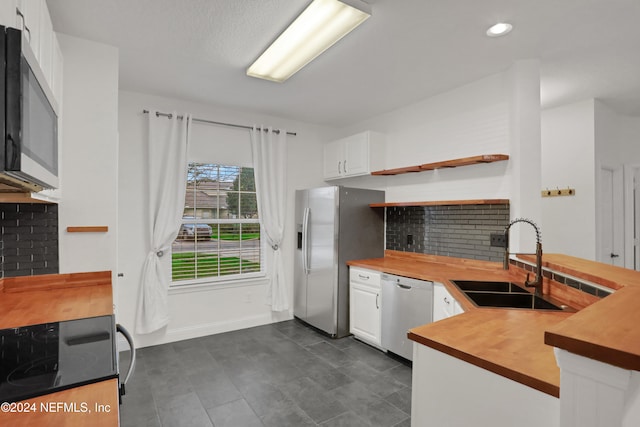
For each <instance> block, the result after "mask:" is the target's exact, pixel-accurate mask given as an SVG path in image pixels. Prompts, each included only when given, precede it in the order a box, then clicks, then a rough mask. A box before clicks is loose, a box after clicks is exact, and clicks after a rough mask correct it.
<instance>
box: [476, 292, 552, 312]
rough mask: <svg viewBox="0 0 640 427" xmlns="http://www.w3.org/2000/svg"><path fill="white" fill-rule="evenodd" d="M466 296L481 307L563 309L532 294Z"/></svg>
mask: <svg viewBox="0 0 640 427" xmlns="http://www.w3.org/2000/svg"><path fill="white" fill-rule="evenodd" d="M465 295H466V296H467V298H469V299H470V300H471V301H473V302H474V303H475V304H476V305H477V306H479V307H505V308H529V309H532V310H560V311H561V310H562V307H558V306H557V305H555V304H552V303H550V302H549V301H547V300H544V299H542V298H540V297H539V296H536V295H533V294H530V293H526V294H522V293H515V294H509V293H499V292H465Z"/></svg>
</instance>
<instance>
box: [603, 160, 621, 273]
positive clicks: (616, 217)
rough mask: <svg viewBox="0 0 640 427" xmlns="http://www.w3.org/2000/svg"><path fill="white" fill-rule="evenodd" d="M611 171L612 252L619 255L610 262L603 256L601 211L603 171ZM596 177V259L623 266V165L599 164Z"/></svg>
mask: <svg viewBox="0 0 640 427" xmlns="http://www.w3.org/2000/svg"><path fill="white" fill-rule="evenodd" d="M605 170H606V171H610V172H611V175H612V177H611V179H612V183H611V184H612V187H613V189H612V190H613V194H612V208H613V213H612V221H613V236H612V253H618V254H619V255H620V258H619V261H618V262H617V263H612V262H611V260H610V258H605V255H606V254H604V253H603V250H602V242H603V240H604V238H603V233H604V231H605V230H604V224H603V220H604V218H603V217H604V215H603V213H602V208H603V203H602V200H603V197H604V189H603V188H602V178H603V173H602V172H603V171H605ZM597 172H598V179H597V197H596V209H597V214H596V223H597V225H596V229H597V232H596V260H597V261H600V262H603V263H607V264H613V265H619V266H623V265H626V259H627V257H626V253H627V251H626V245H625V232H624V231H625V228H626V223H625V216H626V215H625V213H626V211H625V197H624V196H625V179H624V178H625V175H624V172H623V166H610V165H607V164H600V165H599V167H598V169H597Z"/></svg>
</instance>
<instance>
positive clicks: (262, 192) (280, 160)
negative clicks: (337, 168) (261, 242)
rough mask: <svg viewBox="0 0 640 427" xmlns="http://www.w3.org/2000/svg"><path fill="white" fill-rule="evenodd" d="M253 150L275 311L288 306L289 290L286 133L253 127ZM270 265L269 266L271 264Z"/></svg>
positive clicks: (271, 295)
mask: <svg viewBox="0 0 640 427" xmlns="http://www.w3.org/2000/svg"><path fill="white" fill-rule="evenodd" d="M251 153H252V155H253V169H254V174H255V178H256V192H257V198H258V214H259V215H260V221H261V223H262V226H263V229H264V233H265V235H266V240H267V243H268V244H269V247H268V248H267V251H268V253H267V255H268V256H269V258H270V260H271V262H270V263H268V267H270V268H269V271H268V274H269V291H268V294H267V303H268V304H270V305H271V310H272V311H285V310H288V309H289V292H288V291H287V283H286V280H285V273H284V260H283V258H282V251H281V250H280V247H281V245H282V238H283V235H284V221H285V210H286V206H287V200H286V196H287V193H286V183H287V167H286V158H287V132H285V131H284V130H280V133H278V134H276V133H274V132H273V129H271V128H268V129H263V128H261V127H260V128H257V127H255V126H254V127H253V129H252V130H251ZM269 264H270V265H269Z"/></svg>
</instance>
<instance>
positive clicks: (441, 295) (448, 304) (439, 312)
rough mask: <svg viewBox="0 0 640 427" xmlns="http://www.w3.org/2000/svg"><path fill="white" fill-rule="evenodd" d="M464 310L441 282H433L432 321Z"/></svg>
mask: <svg viewBox="0 0 640 427" xmlns="http://www.w3.org/2000/svg"><path fill="white" fill-rule="evenodd" d="M463 312H464V310H463V309H462V307H461V306H460V304H459V303H458V301H456V300H455V299H454V298H453V297H452V296H451V294H450V293H449V291H447V288H445V287H444V285H443V284H442V283H434V284H433V321H434V322H437V321H438V320H442V319H446V318H447V317H451V316H455V315H456V314H460V313H463Z"/></svg>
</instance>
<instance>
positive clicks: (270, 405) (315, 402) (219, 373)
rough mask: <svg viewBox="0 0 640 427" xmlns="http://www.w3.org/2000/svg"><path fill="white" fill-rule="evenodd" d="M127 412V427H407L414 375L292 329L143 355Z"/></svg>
mask: <svg viewBox="0 0 640 427" xmlns="http://www.w3.org/2000/svg"><path fill="white" fill-rule="evenodd" d="M124 359H126V354H123V364H124V363H126V361H124ZM123 367H124V366H123ZM120 410H121V423H122V426H123V427H127V426H135V427H143V426H162V427H190V426H198V427H199V426H203V427H211V426H215V427H254V426H260V427H262V426H265V427H269V426H273V427H287V426H291V427H304V426H323V427H333V426H346V427H359V426H389V427H391V426H398V427H408V426H410V425H411V419H410V414H411V368H410V367H409V366H407V362H406V361H402V360H399V359H397V358H394V357H390V356H388V355H386V354H384V353H382V352H380V351H378V350H376V349H374V348H372V347H370V346H368V345H366V344H363V343H361V342H359V341H357V340H355V339H354V338H353V337H347V338H342V339H338V340H332V339H330V338H327V337H325V336H323V335H321V334H319V333H317V332H316V331H315V330H313V329H311V328H309V327H306V326H305V325H304V324H302V323H301V322H299V321H296V320H290V321H286V322H280V323H275V324H272V325H266V326H259V327H255V328H251V329H244V330H241V331H234V332H227V333H224V334H218V335H211V336H207V337H203V338H197V339H192V340H188V341H180V342H176V343H171V344H165V345H160V346H155V347H147V348H143V349H140V350H139V351H138V357H137V366H136V372H135V373H134V375H133V376H132V377H131V380H130V382H129V384H127V394H126V395H125V396H124V397H123V403H122V406H121V408H120Z"/></svg>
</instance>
